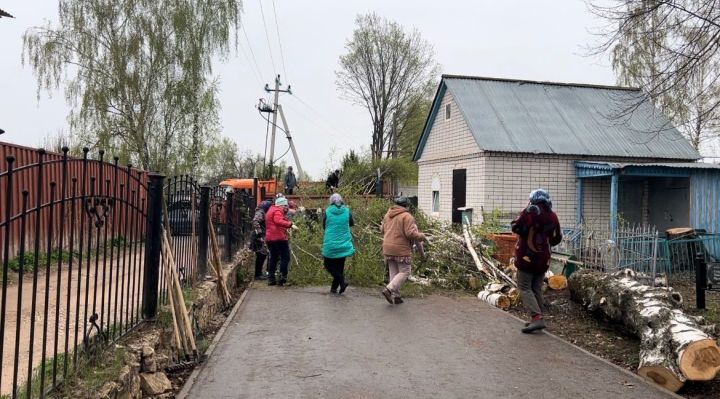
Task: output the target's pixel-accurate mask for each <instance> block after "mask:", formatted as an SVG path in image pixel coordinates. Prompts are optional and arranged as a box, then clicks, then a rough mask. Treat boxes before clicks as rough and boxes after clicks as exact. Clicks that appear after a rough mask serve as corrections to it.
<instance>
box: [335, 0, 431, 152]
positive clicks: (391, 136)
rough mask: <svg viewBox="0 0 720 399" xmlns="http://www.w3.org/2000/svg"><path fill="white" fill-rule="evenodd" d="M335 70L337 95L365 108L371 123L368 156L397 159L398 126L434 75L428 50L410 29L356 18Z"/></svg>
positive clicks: (372, 16)
mask: <svg viewBox="0 0 720 399" xmlns="http://www.w3.org/2000/svg"><path fill="white" fill-rule="evenodd" d="M355 23H356V27H355V31H354V32H353V35H352V38H351V39H349V40H348V42H347V43H346V45H345V49H346V50H347V53H346V54H344V55H342V56H341V57H340V69H339V70H337V71H336V76H337V81H336V84H337V87H338V89H339V90H340V92H341V93H342V95H343V96H345V97H346V98H348V99H349V100H351V101H353V102H354V103H356V104H358V105H361V106H363V107H365V108H366V109H367V111H368V113H369V114H370V117H371V119H372V123H373V132H372V144H371V154H372V157H373V159H380V158H382V157H383V156H384V155H385V154H387V157H392V156H393V154H397V150H398V144H399V141H400V137H401V135H402V131H403V129H402V125H403V124H404V123H405V119H407V117H408V116H409V115H411V114H412V113H413V112H414V110H415V109H416V107H417V106H418V104H417V103H418V102H419V101H423V100H424V99H425V98H426V97H427V95H426V93H427V92H428V90H429V89H428V87H432V86H433V78H434V77H435V76H436V74H437V73H438V69H439V67H438V64H437V63H436V62H435V60H434V51H433V48H432V46H431V45H430V44H429V43H428V42H427V41H426V40H425V39H423V38H422V36H421V35H420V32H418V31H417V30H416V29H413V30H410V31H407V30H405V29H404V28H403V27H402V26H401V25H400V24H398V23H396V22H393V21H390V20H387V19H385V18H383V17H380V16H379V15H377V14H375V13H369V14H366V15H359V16H358V17H357V18H356V20H355Z"/></svg>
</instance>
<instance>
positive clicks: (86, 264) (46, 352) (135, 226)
mask: <svg viewBox="0 0 720 399" xmlns="http://www.w3.org/2000/svg"><path fill="white" fill-rule="evenodd" d="M67 152H68V150H67V148H65V149H63V155H61V156H57V155H53V156H52V157H49V156H47V154H46V153H45V151H44V150H37V151H36V160H37V162H34V163H27V162H26V163H25V164H24V165H22V166H20V167H16V166H15V157H14V156H12V155H7V156H6V158H5V163H6V165H5V166H6V168H5V169H4V171H3V172H1V173H0V191H2V192H3V195H2V196H3V199H2V201H0V209H2V215H0V231H2V235H1V240H0V242H2V256H3V258H2V259H3V263H2V300H1V302H0V335H2V336H3V340H2V343H0V359H2V372H0V390H1V392H2V393H3V394H8V395H9V396H11V397H12V398H15V397H17V396H18V395H21V394H22V393H21V389H22V390H24V394H25V397H36V396H41V397H42V396H43V395H44V393H45V392H47V391H48V390H49V389H51V388H53V387H55V386H57V384H58V383H59V382H60V381H61V380H62V379H64V378H66V377H67V375H68V373H71V372H73V371H74V370H75V369H76V368H77V367H78V364H79V363H78V362H79V360H81V359H80V356H81V355H82V354H83V353H87V352H93V351H94V350H96V348H98V347H99V346H100V345H101V344H102V343H106V342H111V341H113V340H115V339H117V338H119V337H121V336H122V335H124V334H126V333H127V332H128V331H130V330H131V329H132V328H133V327H135V326H136V325H138V324H139V323H140V322H141V321H142V314H141V307H142V306H143V305H146V306H149V305H152V304H151V303H148V302H149V301H147V298H144V296H143V293H144V289H143V288H141V287H143V285H144V284H145V283H147V281H146V279H147V276H148V274H147V272H146V271H144V270H143V269H144V266H145V268H147V263H146V262H145V261H144V259H145V256H146V253H145V248H146V245H145V243H144V242H145V239H146V238H147V235H146V231H147V226H146V219H147V216H148V210H147V205H148V198H149V191H148V187H149V183H148V174H147V173H146V172H143V171H139V170H136V169H133V168H132V167H130V166H127V167H121V166H119V165H118V159H117V158H115V159H114V162H113V163H108V162H105V160H104V153H103V152H102V151H100V152H99V153H98V159H90V158H89V157H88V153H89V150H87V149H85V150H84V151H83V152H84V156H83V158H82V159H76V158H70V157H69V156H68V155H67ZM48 158H49V159H48ZM144 299H145V300H144ZM13 313H14V316H15V317H11V316H12V315H13ZM23 385H24V386H23Z"/></svg>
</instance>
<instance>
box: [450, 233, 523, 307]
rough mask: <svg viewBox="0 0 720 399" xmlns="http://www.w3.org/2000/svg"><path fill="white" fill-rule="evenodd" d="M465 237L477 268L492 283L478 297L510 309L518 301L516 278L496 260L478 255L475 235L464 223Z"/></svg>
mask: <svg viewBox="0 0 720 399" xmlns="http://www.w3.org/2000/svg"><path fill="white" fill-rule="evenodd" d="M463 237H464V239H465V245H466V246H467V249H468V251H469V252H470V255H471V256H472V258H473V261H474V262H475V266H476V267H477V269H478V270H479V271H480V272H481V273H482V274H484V275H485V277H487V278H488V280H489V281H490V284H488V285H486V286H485V288H484V289H483V290H482V291H480V292H479V293H478V295H477V296H478V299H479V300H481V301H484V302H487V303H489V304H491V305H493V306H495V307H497V308H500V309H502V310H508V309H510V306H511V305H512V304H513V302H515V301H517V298H518V296H519V295H518V290H517V283H516V282H515V280H514V279H513V278H512V277H510V276H508V275H507V274H506V273H505V272H504V271H503V270H502V269H501V268H500V267H499V265H498V264H496V262H495V261H494V260H492V259H490V258H488V257H486V256H482V257H481V256H478V254H477V251H475V246H474V245H473V241H474V240H473V237H472V233H471V232H470V229H469V228H468V226H467V225H463Z"/></svg>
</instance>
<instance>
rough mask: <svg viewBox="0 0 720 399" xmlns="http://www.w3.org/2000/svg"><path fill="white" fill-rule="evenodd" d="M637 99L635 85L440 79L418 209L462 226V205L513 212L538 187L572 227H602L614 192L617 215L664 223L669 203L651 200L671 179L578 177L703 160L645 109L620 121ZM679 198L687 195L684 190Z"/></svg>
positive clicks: (422, 148) (425, 137)
mask: <svg viewBox="0 0 720 399" xmlns="http://www.w3.org/2000/svg"><path fill="white" fill-rule="evenodd" d="M639 96H642V93H641V92H640V91H639V90H637V89H627V88H620V87H606V86H593V85H579V84H561V83H545V82H532V81H521V80H506V79H492V78H479V77H467V76H452V75H443V77H442V80H441V82H440V85H439V87H438V90H437V93H436V96H435V99H434V101H433V105H432V107H431V110H430V114H429V115H428V118H427V121H426V123H425V128H424V131H423V134H422V136H421V138H420V141H419V143H418V146H417V149H416V151H415V156H414V159H415V161H416V162H417V164H418V167H419V176H418V203H419V204H418V205H419V207H420V209H422V210H423V211H424V212H426V213H427V214H430V215H433V216H436V217H438V218H440V219H443V220H448V221H449V220H453V219H454V221H459V213H458V212H457V211H455V209H456V208H457V207H461V206H465V207H470V208H473V209H474V213H475V214H476V215H477V214H478V213H479V212H484V213H487V212H490V211H492V210H494V209H500V210H501V211H503V212H504V213H506V214H510V213H515V212H517V211H519V210H520V209H522V208H523V207H524V206H525V205H526V204H527V195H528V193H529V192H530V191H531V190H533V189H535V188H539V187H542V188H545V189H547V190H548V191H549V192H550V195H551V197H552V199H553V207H554V209H555V211H556V212H557V213H558V216H559V217H560V220H561V223H562V224H564V225H565V226H568V227H569V226H572V225H574V224H575V223H576V221H578V220H586V221H589V220H593V221H599V222H604V223H607V221H608V220H610V216H609V215H610V213H611V208H613V206H612V205H611V204H612V201H611V200H610V198H611V197H612V195H611V194H613V195H615V202H614V204H615V205H614V208H615V209H614V210H613V211H614V212H616V213H617V212H620V214H622V215H623V217H629V218H631V219H633V220H632V221H637V222H652V223H654V224H658V225H659V227H664V226H660V225H662V223H659V222H660V219H661V216H660V215H663V214H664V215H668V214H672V213H670V210H669V208H671V207H672V205H668V206H667V207H668V209H665V210H664V211H663V210H652V211H651V210H650V208H651V207H650V206H649V205H648V203H649V200H648V198H649V197H650V193H651V192H655V191H657V190H660V189H663V187H666V186H672V185H673V184H677V183H678V182H674V181H670V180H668V179H672V178H671V177H667V178H665V180H662V178H660V177H657V178H652V179H647V178H646V179H644V180H642V181H640V180H637V179H635V180H633V179H631V178H627V177H626V178H623V179H620V178H616V179H615V180H613V178H611V177H609V176H608V177H603V176H600V177H599V178H593V179H587V180H584V179H581V178H580V177H578V176H580V175H579V172H578V170H579V169H578V168H579V166H578V164H577V162H582V161H584V162H588V161H589V162H592V161H595V162H623V163H658V162H664V163H675V162H689V161H696V160H697V159H699V158H700V155H699V154H698V153H697V152H696V151H695V150H694V149H693V148H692V146H690V144H689V143H688V142H687V141H686V140H684V139H683V138H682V137H681V135H680V133H679V132H678V131H677V130H676V129H675V128H674V127H672V126H670V125H669V124H668V123H667V120H666V118H664V117H663V116H662V115H661V114H660V113H659V112H657V111H656V110H655V109H653V108H652V107H651V106H650V105H648V104H643V105H641V106H640V107H638V108H637V109H636V110H635V111H634V112H633V113H632V114H630V115H626V116H625V118H624V119H623V120H619V119H618V115H619V114H620V111H619V110H621V109H625V108H624V107H626V106H627V104H630V103H634V102H635V100H637V99H638V97H639ZM649 132H653V133H649ZM619 173H621V172H619ZM463 175H464V178H463ZM593 177H597V176H593ZM613 182H614V183H613ZM613 184H615V190H614V193H611V191H612V190H611V188H612V187H613ZM680 184H682V182H681V183H680ZM453 192H454V194H453ZM618 193H619V194H618ZM678 195H680V196H682V195H685V196H687V195H688V194H687V190H685V191H683V192H682V193H680V194H678ZM578 199H581V200H580V201H578ZM687 202H688V201H684V203H687ZM663 206H664V205H663ZM618 208H619V209H618ZM653 209H654V208H653ZM454 211H455V212H454ZM663 212H664V213H663ZM672 212H675V210H674V209H673V210H672ZM687 213H688V212H687V211H684V210H680V211H677V212H675V214H677V215H681V216H680V217H678V218H677V220H674V221H673V222H672V223H681V222H686V223H687V221H686V220H685V219H687V218H688V216H687V215H685V214H687ZM628 215H629V216H628ZM682 215H685V216H682ZM681 219H682V220H681ZM668 223H670V222H668Z"/></svg>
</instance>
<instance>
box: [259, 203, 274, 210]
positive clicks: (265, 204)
mask: <svg viewBox="0 0 720 399" xmlns="http://www.w3.org/2000/svg"><path fill="white" fill-rule="evenodd" d="M270 205H272V202H271V201H269V200H265V201H263V202H261V203H260V209H262V210H263V211H265V212H267V210H268V209H270Z"/></svg>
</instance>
